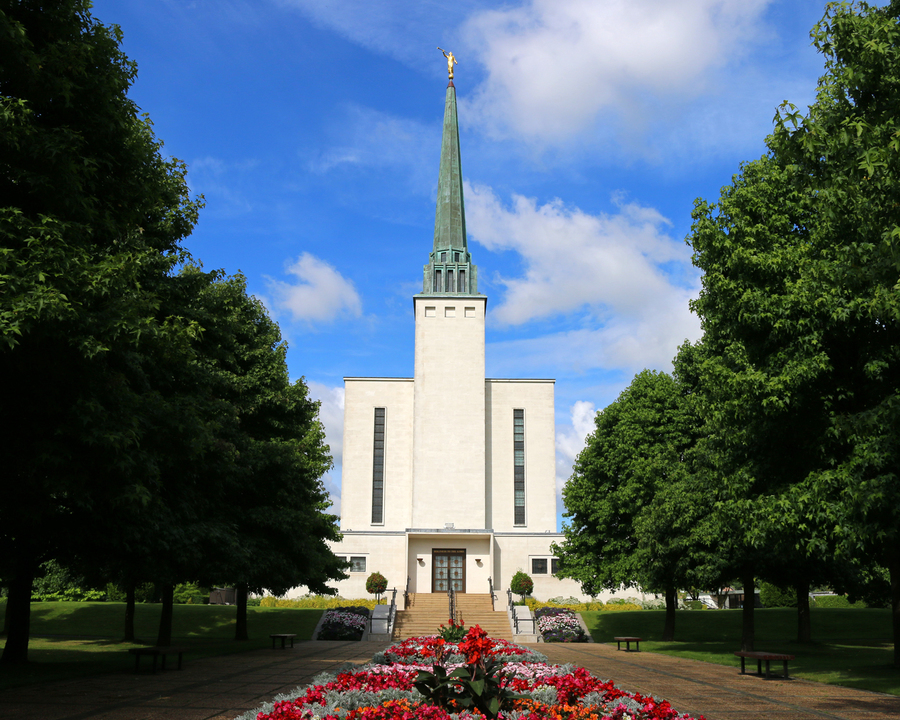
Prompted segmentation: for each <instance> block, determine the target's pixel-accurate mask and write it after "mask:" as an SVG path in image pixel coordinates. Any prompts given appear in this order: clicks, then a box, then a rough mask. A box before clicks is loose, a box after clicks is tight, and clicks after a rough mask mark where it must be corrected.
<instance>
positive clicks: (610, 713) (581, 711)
mask: <svg viewBox="0 0 900 720" xmlns="http://www.w3.org/2000/svg"><path fill="white" fill-rule="evenodd" d="M479 633H480V635H479ZM501 658H505V659H504V660H501ZM485 660H486V661H487V666H488V667H489V668H490V667H491V666H493V667H495V668H496V667H498V665H496V663H495V661H500V662H501V663H502V667H500V669H499V671H498V672H497V673H496V678H497V679H498V681H499V686H500V688H501V689H502V692H503V693H504V694H505V695H507V696H508V699H507V700H505V701H504V702H505V707H503V708H502V709H501V710H500V711H499V713H498V714H497V718H498V720H693V718H690V717H689V716H687V715H680V714H679V713H677V712H676V711H675V710H673V709H672V707H671V706H670V705H669V703H668V702H666V701H659V702H658V701H656V700H655V699H653V698H652V697H649V696H644V695H639V694H637V693H629V692H626V691H624V690H622V689H620V688H618V687H616V686H615V685H614V684H613V683H612V682H611V681H607V680H601V679H599V678H596V677H594V676H593V675H591V673H589V672H588V671H587V670H585V669H584V668H576V667H574V666H572V665H550V664H548V663H547V662H546V657H544V656H542V655H540V654H539V653H534V652H531V651H529V650H527V649H525V648H523V647H520V646H517V645H513V644H512V643H508V642H505V641H502V640H494V639H492V638H488V637H487V636H486V635H485V634H484V632H483V631H481V629H480V628H478V627H477V626H476V627H475V628H472V629H471V630H470V631H469V633H468V634H467V636H466V638H465V639H464V641H463V642H461V643H459V644H451V643H445V642H443V641H442V640H441V639H440V638H434V637H431V638H415V639H413V640H406V641H404V642H402V643H399V644H397V645H394V646H392V647H390V648H388V649H387V650H386V651H385V652H383V653H378V654H377V655H376V656H375V658H373V662H371V663H368V664H366V665H362V666H353V665H350V664H349V663H348V664H347V665H346V666H344V667H343V668H340V669H338V671H337V672H336V673H330V674H329V673H322V674H321V675H318V676H316V677H315V678H314V679H313V684H312V685H309V686H307V687H305V688H297V689H296V691H294V692H293V693H289V694H287V695H281V696H279V697H277V698H275V702H274V703H272V704H268V705H266V706H264V707H262V708H260V709H259V710H258V711H256V710H254V711H251V712H248V713H245V714H244V715H242V716H240V717H239V718H236V720H414V719H415V718H419V719H420V720H485V715H484V714H482V713H481V712H479V711H477V710H474V709H471V707H463V706H462V703H463V702H464V701H465V697H466V695H465V687H464V686H465V683H464V682H460V683H459V686H458V687H457V688H456V690H455V695H454V692H451V693H450V697H449V698H445V702H444V704H445V705H446V707H442V706H441V705H440V704H439V703H435V702H429V701H427V700H426V697H425V696H424V695H423V694H422V692H420V691H419V689H417V682H418V687H419V688H420V689H421V688H422V685H423V683H422V682H421V680H422V678H423V677H424V676H425V674H431V673H432V672H435V673H437V672H438V670H441V672H446V673H451V674H452V673H453V672H454V671H456V670H457V668H466V669H464V670H463V671H462V674H461V675H460V676H459V677H461V678H462V677H465V673H466V672H468V671H471V672H472V673H473V675H472V677H473V678H474V672H475V668H476V664H477V663H481V665H480V667H481V668H482V669H483V668H484V667H485ZM467 662H468V663H470V664H469V665H466V663H467ZM436 664H437V665H438V666H439V667H435V665H436ZM420 671H422V672H423V675H420ZM489 672H492V671H490V670H489ZM432 677H433V675H432ZM425 691H427V688H426V689H425ZM455 698H459V700H457V699H455ZM699 720H703V717H702V716H701V717H700V718H699Z"/></svg>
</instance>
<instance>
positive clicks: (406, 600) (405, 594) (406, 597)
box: [403, 575, 409, 610]
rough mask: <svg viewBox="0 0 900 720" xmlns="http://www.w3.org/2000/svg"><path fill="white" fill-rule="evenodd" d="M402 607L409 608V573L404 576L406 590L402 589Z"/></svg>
mask: <svg viewBox="0 0 900 720" xmlns="http://www.w3.org/2000/svg"><path fill="white" fill-rule="evenodd" d="M403 609H404V610H409V575H407V576H406V590H404V591H403Z"/></svg>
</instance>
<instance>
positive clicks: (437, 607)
mask: <svg viewBox="0 0 900 720" xmlns="http://www.w3.org/2000/svg"><path fill="white" fill-rule="evenodd" d="M456 607H457V611H458V612H457V617H461V618H462V620H463V622H464V623H465V625H466V628H470V627H472V626H473V625H479V626H481V628H482V630H484V631H486V632H487V634H488V635H490V636H491V637H492V638H502V639H504V640H512V630H511V629H510V626H509V618H508V617H507V616H506V612H504V611H502V610H501V611H494V610H491V596H490V595H488V594H487V593H484V594H476V593H457V595H456ZM449 608H450V606H449V600H448V598H447V596H446V595H445V594H443V593H411V594H410V596H409V605H408V607H407V608H406V610H400V611H398V612H397V620H396V621H395V623H394V640H395V641H397V640H406V639H407V638H411V637H419V636H422V635H424V636H429V635H436V634H437V632H438V628H439V627H440V626H441V625H447V624H448V622H447V621H448V620H449V617H448V615H449Z"/></svg>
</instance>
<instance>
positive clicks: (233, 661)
mask: <svg viewBox="0 0 900 720" xmlns="http://www.w3.org/2000/svg"><path fill="white" fill-rule="evenodd" d="M385 647H386V644H385V643H377V642H365V643H359V642H304V643H298V644H297V645H296V646H295V647H294V648H293V650H291V649H290V648H288V649H285V650H281V649H280V648H279V649H277V650H270V649H267V650H255V651H252V652H246V653H239V654H235V655H225V656H220V657H214V658H204V659H199V660H191V659H190V655H187V656H186V658H185V664H184V668H185V669H184V670H182V671H181V672H178V671H168V672H165V673H159V674H157V675H150V674H149V673H144V672H142V673H141V674H139V675H135V674H132V673H117V674H109V675H101V676H97V677H93V678H83V679H80V680H72V681H66V682H57V683H47V684H44V685H35V686H31V687H26V688H18V689H15V690H9V691H6V692H3V693H0V718H16V720H232V718H234V717H235V716H236V715H238V714H240V713H242V712H245V711H246V710H251V709H253V708H255V707H258V706H259V705H261V704H262V703H263V702H267V701H269V700H271V698H272V697H273V696H274V695H277V694H279V693H283V692H287V691H289V690H292V689H293V688H295V687H296V686H297V685H305V684H307V683H309V682H310V681H311V679H312V678H313V676H314V675H316V674H318V673H319V672H321V671H323V670H328V669H333V668H334V667H336V666H337V665H340V664H341V663H343V662H346V661H350V662H356V663H362V662H366V661H368V660H369V659H371V657H372V655H373V654H375V652H377V651H378V650H381V649H383V648H385ZM537 649H539V650H541V651H542V652H544V653H545V654H546V655H547V656H548V657H549V658H550V660H551V661H552V662H560V663H563V662H572V663H575V664H577V665H581V666H583V667H586V668H588V669H589V670H590V671H591V672H593V673H594V674H596V675H597V676H599V677H601V678H605V679H607V678H608V679H613V680H614V681H615V682H616V683H617V684H618V685H620V686H621V687H622V688H624V689H626V690H631V691H633V692H640V693H642V694H647V695H653V696H654V697H656V698H658V699H666V700H668V701H669V702H671V703H672V706H673V707H675V708H676V709H677V710H679V711H680V712H686V713H690V714H691V715H694V716H695V717H699V716H700V715H701V714H703V715H705V716H706V717H707V718H708V720H763V719H765V720H896V718H898V717H900V698H898V697H894V696H890V695H881V694H878V693H870V692H866V691H863V690H851V689H849V688H840V687H835V686H830V685H821V684H819V683H812V682H807V681H804V680H796V679H791V680H763V679H761V678H757V677H753V676H750V675H745V676H741V675H740V673H739V672H738V668H737V663H735V667H733V668H731V667H724V666H720V665H712V664H710V663H703V662H697V661H693V660H682V659H679V658H671V657H667V656H664V655H654V654H652V653H647V652H641V653H625V652H616V650H615V647H613V646H608V645H603V644H599V643H598V644H585V645H556V644H552V645H550V644H545V645H540V646H539V647H538V648H537Z"/></svg>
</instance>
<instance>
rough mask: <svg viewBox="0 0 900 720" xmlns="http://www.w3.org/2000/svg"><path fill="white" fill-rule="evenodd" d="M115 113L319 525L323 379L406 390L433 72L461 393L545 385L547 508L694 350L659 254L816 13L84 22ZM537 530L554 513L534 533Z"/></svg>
mask: <svg viewBox="0 0 900 720" xmlns="http://www.w3.org/2000/svg"><path fill="white" fill-rule="evenodd" d="M93 12H94V16H95V17H97V18H98V19H99V20H101V21H102V22H103V23H105V24H110V23H115V24H118V25H119V26H120V27H121V28H122V31H123V33H124V43H123V48H124V50H125V52H126V53H127V54H128V55H129V57H131V59H133V60H135V61H137V63H138V66H139V75H138V80H137V82H136V83H135V85H134V87H133V88H132V91H131V97H132V98H133V99H134V100H135V101H136V102H137V103H138V105H139V106H140V107H141V109H142V110H143V111H144V112H147V113H149V114H150V117H151V118H152V120H153V122H154V125H155V130H156V134H157V135H158V137H159V138H160V139H161V140H163V141H164V142H165V147H164V149H163V151H164V153H165V154H167V155H171V156H174V157H177V158H179V159H181V160H184V161H185V162H186V163H187V164H188V168H189V172H188V181H189V184H190V186H191V188H192V190H193V191H194V192H195V193H202V194H203V195H204V196H205V198H206V208H205V209H204V210H203V212H202V213H201V216H200V222H199V224H198V226H197V228H196V230H195V232H194V235H193V237H192V238H191V239H190V240H189V241H188V243H187V244H188V248H189V249H190V250H191V252H192V254H193V255H194V257H195V258H197V259H199V260H201V261H202V262H203V264H204V265H205V266H206V267H207V268H209V269H211V268H223V269H224V270H226V271H227V272H229V273H235V272H238V271H240V272H242V273H244V275H246V277H247V281H248V285H249V289H250V292H251V293H253V294H255V295H257V296H258V297H260V298H262V299H263V301H264V302H265V303H266V305H267V307H268V308H269V310H270V312H271V313H272V315H273V316H274V317H275V318H276V319H277V320H278V322H279V324H280V326H281V329H282V333H283V335H284V337H285V338H286V339H287V341H288V342H289V345H290V349H289V354H288V361H289V364H290V371H291V375H292V377H293V378H295V379H296V378H299V377H301V376H302V377H305V379H306V381H307V383H308V384H309V386H310V388H311V391H312V393H313V395H314V396H315V397H317V398H319V399H320V400H321V401H322V411H321V417H322V420H323V422H324V423H325V427H326V431H327V433H328V440H329V443H330V445H331V448H332V452H333V455H334V457H335V468H334V470H333V471H332V472H331V473H329V475H328V477H327V478H326V484H327V486H328V488H329V490H330V491H331V492H332V494H333V495H334V497H335V500H336V508H335V509H336V510H337V511H338V512H339V509H340V503H339V496H340V470H341V467H340V463H341V445H342V403H343V381H342V378H343V377H345V376H385V377H391V376H399V377H409V376H411V375H412V371H413V330H414V327H413V316H412V300H411V296H412V295H413V293H415V292H419V291H420V290H421V284H422V266H423V265H424V264H425V262H426V261H427V259H428V252H429V250H430V248H431V243H432V235H433V228H434V202H435V193H436V185H437V176H438V161H439V155H440V134H441V122H442V115H443V107H444V90H445V87H446V80H447V77H446V62H445V60H444V58H443V57H442V55H441V53H440V52H439V51H438V50H437V49H436V48H437V46H440V47H442V48H445V49H447V50H451V51H453V52H454V54H455V55H456V56H457V59H458V61H459V65H458V66H457V67H456V76H455V79H454V84H455V85H456V90H457V97H458V102H459V121H460V142H461V152H462V168H463V175H464V177H465V179H466V198H465V201H466V220H467V229H468V232H469V247H470V250H471V251H472V254H473V260H474V262H475V263H476V264H477V265H478V281H479V290H480V291H481V292H483V293H485V294H487V295H488V319H487V323H488V325H487V358H486V363H487V375H488V376H489V377H542V378H546V377H552V378H556V380H557V383H556V433H557V438H556V442H557V487H558V488H561V487H562V483H563V482H564V481H565V479H566V478H567V477H568V476H569V474H570V472H571V467H572V461H573V459H574V457H575V456H576V455H577V453H578V452H579V451H580V450H581V448H582V447H583V444H584V437H585V435H586V434H587V433H588V432H590V431H591V429H592V419H593V416H594V413H595V412H596V410H598V409H600V408H602V407H604V406H606V405H607V404H609V403H610V402H611V401H613V400H614V399H615V398H616V397H617V396H618V394H619V393H620V392H621V391H622V390H623V389H624V388H625V387H626V386H627V385H628V383H629V382H630V380H631V378H632V377H633V376H634V374H635V373H636V372H639V371H640V370H642V369H643V368H654V369H660V370H670V369H671V359H672V357H673V356H674V354H675V351H676V348H677V346H678V345H679V344H681V343H682V342H683V341H684V340H685V339H691V340H695V339H697V338H698V337H699V322H698V320H697V318H696V317H694V316H692V315H691V313H690V311H689V309H688V305H687V303H688V300H689V299H690V298H691V297H694V296H695V295H696V293H697V291H698V288H699V276H698V274H697V272H696V271H695V270H694V269H693V267H692V266H691V264H690V249H689V248H688V246H687V245H686V244H685V242H684V238H685V236H686V235H687V234H688V232H689V230H690V223H691V218H690V212H691V208H692V205H693V201H694V199H695V198H698V197H702V198H706V199H710V200H714V199H716V198H717V197H718V193H719V189H720V188H721V187H722V186H723V185H726V184H727V183H728V182H730V179H731V176H732V175H733V174H734V173H735V172H737V171H738V168H739V164H740V162H741V161H744V160H750V159H753V158H756V157H758V156H759V155H761V154H762V153H763V151H764V143H763V140H764V138H765V136H766V134H767V133H768V132H769V131H770V130H771V127H772V117H773V115H774V113H775V109H776V107H777V106H778V105H779V104H780V103H781V102H782V101H784V100H790V101H791V102H793V103H794V104H796V105H798V106H800V107H805V106H806V105H808V104H809V103H810V102H811V101H812V99H813V96H814V92H815V87H816V81H817V78H818V76H819V75H820V73H821V71H822V58H821V57H820V56H818V55H817V54H816V53H815V51H814V49H813V48H812V47H811V45H810V39H809V30H810V29H811V28H812V26H813V25H814V24H815V23H816V22H817V21H818V20H819V19H820V18H821V16H822V14H823V12H824V2H823V0H815V1H813V0H512V2H507V3H493V2H482V1H480V0H457V1H456V2H449V1H442V2H437V1H436V0H383V1H378V0H252V1H251V0H196V1H194V2H186V1H185V0H100V1H99V2H96V3H95V7H94V11H93ZM558 509H559V512H560V513H561V512H562V507H561V503H560V507H559V508H558Z"/></svg>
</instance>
